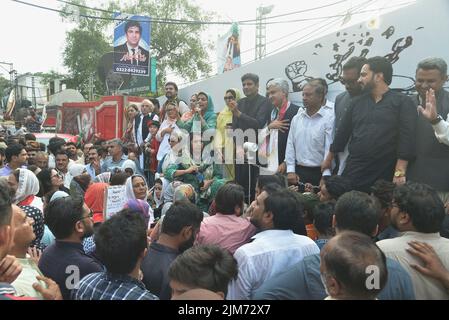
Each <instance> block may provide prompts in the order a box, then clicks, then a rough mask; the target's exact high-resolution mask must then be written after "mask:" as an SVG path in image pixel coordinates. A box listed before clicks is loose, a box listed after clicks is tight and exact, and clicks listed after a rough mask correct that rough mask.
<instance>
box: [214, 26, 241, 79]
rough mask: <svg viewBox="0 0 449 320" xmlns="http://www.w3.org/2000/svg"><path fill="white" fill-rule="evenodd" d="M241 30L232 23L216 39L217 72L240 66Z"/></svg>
mask: <svg viewBox="0 0 449 320" xmlns="http://www.w3.org/2000/svg"><path fill="white" fill-rule="evenodd" d="M240 43H241V30H240V29H239V26H238V25H237V24H236V23H234V24H233V25H232V27H231V29H230V30H229V31H228V32H227V33H226V34H225V35H223V36H222V37H220V38H219V39H218V41H217V63H218V65H217V71H218V74H221V73H223V72H227V71H231V70H233V69H235V68H239V67H240V66H241V64H242V63H241V59H240Z"/></svg>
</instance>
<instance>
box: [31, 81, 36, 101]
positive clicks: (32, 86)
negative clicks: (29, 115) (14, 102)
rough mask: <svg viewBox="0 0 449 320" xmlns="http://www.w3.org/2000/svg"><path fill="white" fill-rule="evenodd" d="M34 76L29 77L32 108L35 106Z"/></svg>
mask: <svg viewBox="0 0 449 320" xmlns="http://www.w3.org/2000/svg"><path fill="white" fill-rule="evenodd" d="M34 83H35V82H34V76H32V77H31V97H32V101H33V108H36V89H35V86H34Z"/></svg>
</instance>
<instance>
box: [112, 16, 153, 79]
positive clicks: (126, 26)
mask: <svg viewBox="0 0 449 320" xmlns="http://www.w3.org/2000/svg"><path fill="white" fill-rule="evenodd" d="M114 18H115V19H118V20H116V21H115V28H114V44H113V45H114V65H113V70H114V72H116V73H125V74H131V75H136V76H146V77H148V76H149V75H150V67H149V64H150V43H151V18H150V17H146V16H133V15H127V14H123V13H116V14H115V15H114Z"/></svg>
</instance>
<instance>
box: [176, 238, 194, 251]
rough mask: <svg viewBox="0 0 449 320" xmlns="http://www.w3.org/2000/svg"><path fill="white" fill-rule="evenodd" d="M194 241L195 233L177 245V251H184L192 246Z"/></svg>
mask: <svg viewBox="0 0 449 320" xmlns="http://www.w3.org/2000/svg"><path fill="white" fill-rule="evenodd" d="M194 242H195V235H194V234H192V236H191V237H190V239H189V240H187V241H186V242H183V243H182V244H181V245H180V246H179V252H180V253H183V252H184V251H186V250H187V249H190V248H191V247H193V243H194Z"/></svg>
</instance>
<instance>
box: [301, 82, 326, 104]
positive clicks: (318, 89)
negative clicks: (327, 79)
mask: <svg viewBox="0 0 449 320" xmlns="http://www.w3.org/2000/svg"><path fill="white" fill-rule="evenodd" d="M305 86H311V87H312V88H313V92H314V93H315V94H316V95H318V96H321V97H322V99H323V101H324V99H325V97H326V87H325V86H323V84H322V83H321V82H320V81H317V80H315V79H308V80H307V83H306V84H305ZM305 86H304V87H305Z"/></svg>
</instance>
